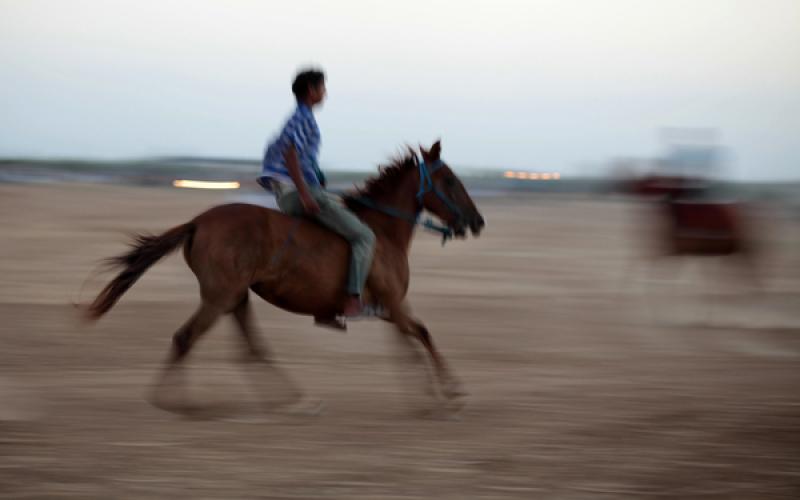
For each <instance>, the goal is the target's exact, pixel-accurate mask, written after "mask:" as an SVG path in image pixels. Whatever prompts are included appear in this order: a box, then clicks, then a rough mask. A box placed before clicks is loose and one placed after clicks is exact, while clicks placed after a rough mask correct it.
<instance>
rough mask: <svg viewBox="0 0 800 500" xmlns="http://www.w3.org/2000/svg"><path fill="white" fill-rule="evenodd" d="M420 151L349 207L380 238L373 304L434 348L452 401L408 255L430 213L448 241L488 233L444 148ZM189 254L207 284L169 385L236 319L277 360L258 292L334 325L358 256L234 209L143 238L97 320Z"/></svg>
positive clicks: (311, 225)
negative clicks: (417, 299)
mask: <svg viewBox="0 0 800 500" xmlns="http://www.w3.org/2000/svg"><path fill="white" fill-rule="evenodd" d="M420 151H421V153H422V161H420V160H419V159H418V157H417V155H416V154H414V152H413V151H411V150H410V149H409V151H408V153H407V154H406V155H405V156H404V157H402V158H399V159H397V160H395V161H394V162H393V163H392V164H391V165H390V166H388V167H386V168H383V169H380V173H379V175H378V176H377V177H375V178H373V179H371V180H369V181H368V182H367V183H366V185H365V187H364V188H363V189H360V190H358V191H357V192H356V193H355V194H353V195H350V196H347V197H345V199H344V201H345V203H346V204H347V206H348V207H349V208H350V209H352V210H353V211H354V212H355V213H356V214H357V215H358V216H359V217H360V218H361V219H362V220H363V221H364V222H365V223H366V224H367V225H369V227H370V228H372V230H373V231H374V233H375V236H376V245H375V256H374V260H373V263H372V268H371V271H370V274H369V278H368V280H367V287H366V291H365V294H364V300H365V301H366V302H369V303H375V304H380V305H381V306H382V307H383V308H384V310H385V311H386V316H385V317H384V318H383V319H385V320H387V321H389V322H391V323H393V324H394V325H396V327H397V329H398V330H399V331H400V332H401V333H402V334H403V335H404V336H405V337H406V338H415V339H417V340H418V341H419V342H420V343H421V344H422V345H423V346H424V348H425V349H426V350H427V352H428V354H429V355H430V359H431V361H432V363H433V367H434V369H435V373H436V375H437V377H438V381H439V384H440V387H439V388H440V390H441V393H442V395H444V396H445V397H447V398H448V399H450V398H454V397H457V396H459V395H461V394H462V392H461V390H460V387H459V383H458V381H457V379H456V378H455V377H454V376H453V375H452V374H451V372H450V371H449V369H448V367H447V365H446V363H445V361H444V359H443V358H442V355H441V354H440V353H439V352H438V350H437V349H436V347H435V346H434V344H433V340H432V338H431V335H430V333H429V332H428V329H427V328H425V326H424V325H423V324H422V323H421V322H420V321H419V320H417V319H415V318H414V317H412V315H411V311H410V309H409V307H408V305H407V303H406V301H405V296H406V292H407V290H408V284H409V263H408V252H409V247H410V245H411V239H412V237H413V234H414V228H415V225H416V221H417V219H418V216H419V215H420V212H421V211H422V210H428V211H429V212H431V213H433V214H434V215H436V216H437V217H438V218H439V219H440V220H442V221H444V222H445V223H446V224H447V228H439V229H441V230H442V231H443V233H444V234H445V237H446V236H449V235H451V234H455V235H456V236H459V237H465V236H466V231H467V228H469V229H470V230H471V231H472V233H473V234H475V235H478V234H479V233H480V231H481V229H482V228H483V226H484V221H483V217H481V215H480V214H479V213H478V210H477V209H476V207H475V204H474V203H473V201H472V199H471V198H470V196H469V195H468V194H467V192H466V190H465V189H464V186H463V185H462V184H461V181H460V180H459V179H458V177H456V175H455V174H454V173H453V171H452V170H451V169H450V167H448V166H447V165H446V164H444V163H443V162H442V161H441V159H440V154H441V145H440V143H439V142H436V143H435V144H434V145H433V146H432V147H431V149H430V151H426V150H425V149H423V148H420ZM434 227H435V226H434ZM179 247H183V254H184V258H185V259H186V263H187V264H188V265H189V268H191V270H192V272H194V274H195V276H197V280H198V282H199V284H200V294H201V297H202V303H201V304H200V307H199V308H198V310H197V312H195V313H194V315H193V316H192V317H191V318H190V319H189V320H188V321H187V322H186V323H185V324H184V325H183V326H182V327H181V328H180V329H179V330H178V331H177V332H176V333H175V335H174V337H173V343H172V350H171V354H170V356H169V358H168V361H167V366H166V369H165V373H164V375H163V377H162V379H161V382H162V384H163V382H164V380H166V377H167V375H168V374H169V373H170V372H172V371H173V369H174V368H176V367H177V366H178V365H179V364H181V362H182V361H183V360H184V358H185V357H186V355H187V354H188V353H189V351H190V350H191V348H192V346H193V345H194V344H195V342H197V340H198V339H199V338H200V337H201V336H202V335H203V333H205V332H206V331H207V330H208V329H209V328H211V326H212V325H213V324H214V322H215V321H216V320H217V319H218V318H219V317H220V316H222V315H224V314H227V313H231V314H233V317H234V319H235V320H236V323H237V325H238V327H239V330H240V331H241V333H242V336H243V339H244V341H245V343H246V346H247V350H248V354H249V356H250V357H251V359H256V360H263V361H267V362H269V356H268V353H267V352H266V349H265V348H264V347H263V346H262V344H261V343H260V342H259V341H258V340H257V339H256V337H255V332H254V325H253V320H252V316H251V314H252V313H251V311H250V305H249V301H248V296H249V290H252V291H253V292H255V293H256V294H257V295H259V296H260V297H261V298H263V299H264V300H266V301H267V302H269V303H271V304H273V305H275V306H277V307H280V308H282V309H285V310H287V311H291V312H294V313H299V314H307V315H313V316H317V317H331V316H332V315H335V314H336V313H338V312H340V311H341V306H342V301H343V299H344V296H345V294H344V283H345V278H346V273H347V266H348V254H349V248H348V246H347V243H346V242H345V240H344V239H343V238H341V237H339V236H337V235H335V234H333V233H332V232H330V231H328V230H327V229H325V228H323V227H322V226H320V225H318V224H316V223H315V222H313V221H311V220H308V219H303V218H293V217H289V216H287V215H284V214H282V213H280V212H277V211H274V210H270V209H267V208H263V207H259V206H255V205H248V204H230V205H222V206H218V207H214V208H212V209H210V210H208V211H206V212H204V213H202V214H200V215H198V216H197V217H195V218H194V219H193V220H191V221H189V222H187V223H185V224H181V225H179V226H177V227H174V228H172V229H170V230H168V231H166V232H165V233H163V234H161V235H158V236H139V237H138V238H137V239H136V241H135V242H134V244H133V248H132V249H131V250H130V251H129V252H128V253H126V254H124V255H120V256H118V257H115V258H113V259H111V261H110V262H111V263H112V264H115V265H117V266H119V267H122V268H123V269H122V271H121V272H120V273H119V274H118V275H117V276H116V277H115V278H114V279H113V280H112V281H111V282H110V283H109V284H108V285H107V286H106V287H105V288H104V289H103V290H102V292H100V294H99V295H98V297H97V298H96V299H95V300H94V302H93V303H92V304H91V305H90V306H89V309H88V315H89V317H90V318H92V319H97V318H99V317H100V316H102V315H103V314H105V313H106V312H107V311H108V310H109V309H111V307H112V306H113V305H114V304H115V303H116V302H117V301H118V300H119V298H120V297H121V296H122V294H123V293H125V291H126V290H128V288H130V287H131V286H132V285H133V284H134V283H135V282H136V280H137V279H139V277H140V276H142V274H143V273H144V272H145V271H146V270H147V269H148V268H149V267H150V266H151V265H153V264H154V263H155V262H156V261H158V260H159V259H160V258H161V257H163V256H164V255H166V254H168V253H170V252H172V251H173V250H176V249H178V248H179Z"/></svg>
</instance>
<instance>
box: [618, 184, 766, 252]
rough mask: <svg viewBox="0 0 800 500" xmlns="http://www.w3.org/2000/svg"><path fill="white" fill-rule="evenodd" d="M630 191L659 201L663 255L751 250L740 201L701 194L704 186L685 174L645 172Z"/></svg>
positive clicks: (631, 185)
mask: <svg viewBox="0 0 800 500" xmlns="http://www.w3.org/2000/svg"><path fill="white" fill-rule="evenodd" d="M630 187H631V190H632V192H633V193H635V194H637V195H640V196H644V197H647V198H650V199H654V200H656V201H658V202H659V205H658V210H659V213H660V214H661V216H662V221H661V224H660V225H661V227H662V233H661V238H660V241H661V243H662V251H663V253H664V254H665V255H708V256H713V255H720V256H721V255H733V254H737V253H747V252H750V251H751V250H752V242H751V241H750V238H749V235H748V234H747V232H746V229H745V226H744V221H743V218H742V211H743V210H744V207H743V205H742V204H741V203H739V202H722V201H716V200H709V199H706V198H704V196H703V195H704V192H705V189H706V188H705V186H704V183H703V182H702V181H700V180H696V179H691V178H687V177H668V176H648V177H645V178H643V179H639V180H637V181H635V182H633V183H631V184H630Z"/></svg>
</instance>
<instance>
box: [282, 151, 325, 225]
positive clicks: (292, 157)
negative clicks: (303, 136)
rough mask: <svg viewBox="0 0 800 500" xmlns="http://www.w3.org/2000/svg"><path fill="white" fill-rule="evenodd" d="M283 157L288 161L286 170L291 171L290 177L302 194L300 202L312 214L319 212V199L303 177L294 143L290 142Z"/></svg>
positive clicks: (298, 191)
mask: <svg viewBox="0 0 800 500" xmlns="http://www.w3.org/2000/svg"><path fill="white" fill-rule="evenodd" d="M283 159H284V160H285V161H286V170H288V171H289V177H291V178H292V181H293V182H294V185H295V187H296V188H297V193H298V194H299V195H300V202H301V203H302V204H303V208H304V209H305V211H306V212H308V213H310V214H315V213H317V212H319V204H317V201H316V200H315V199H314V198H313V197H312V196H311V192H310V191H309V189H308V185H307V184H306V180H305V179H304V178H303V172H302V171H301V169H300V161H299V160H298V159H297V150H296V149H295V148H294V144H289V146H288V147H287V148H286V151H284V153H283Z"/></svg>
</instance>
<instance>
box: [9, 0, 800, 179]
mask: <svg viewBox="0 0 800 500" xmlns="http://www.w3.org/2000/svg"><path fill="white" fill-rule="evenodd" d="M0 34H1V35H0V157H10V156H32V157H48V158H61V157H65V158H66V157H68V158H91V159H126V158H140V157H150V156H165V155H181V156H184V155H188V156H213V157H233V158H245V159H249V158H252V159H254V160H257V159H258V158H259V157H260V156H261V154H262V151H263V149H264V146H265V144H266V142H267V140H269V138H270V137H271V136H273V135H274V134H276V133H277V132H278V130H279V129H280V127H281V125H282V124H283V122H284V121H285V120H286V118H287V117H288V115H289V114H290V113H291V111H292V109H293V107H294V105H295V104H294V99H293V96H292V94H291V90H290V86H291V81H292V79H293V77H294V74H295V73H296V71H297V69H298V68H300V67H303V66H307V65H316V66H320V67H322V68H323V69H324V70H325V72H326V74H327V86H328V100H327V101H326V103H325V105H324V106H323V107H322V108H321V109H319V110H318V112H317V119H318V122H319V125H320V128H321V131H322V139H323V146H322V151H321V157H320V160H321V163H322V165H323V166H324V167H326V168H340V169H354V170H366V169H371V168H374V166H375V165H377V164H378V163H381V162H383V161H384V160H385V159H386V158H387V157H388V156H390V155H392V154H393V153H396V152H397V151H398V150H399V148H401V147H402V146H403V145H404V144H411V145H416V144H424V145H430V144H431V143H432V142H433V141H434V140H436V139H438V138H441V140H442V149H443V155H444V158H445V159H446V160H447V161H448V162H449V163H450V164H452V165H456V166H465V167H467V166H471V167H492V168H498V169H529V170H540V171H545V170H546V171H561V172H564V173H566V174H570V173H575V174H585V173H593V172H594V171H596V170H597V169H600V168H602V167H601V165H603V164H604V162H607V161H608V160H609V159H611V158H614V157H621V156H639V157H653V156H656V155H659V154H661V153H662V152H663V149H664V140H663V135H662V134H660V133H659V130H662V129H663V128H665V127H679V128H701V129H714V130H716V137H717V139H716V141H717V143H718V144H719V145H720V146H722V147H724V148H725V150H726V155H725V159H726V164H725V168H726V170H727V171H728V172H729V174H730V176H731V177H734V178H741V179H774V178H777V179H789V178H800V140H798V139H800V136H799V135H798V132H800V1H797V0H785V1H784V0H756V1H750V0H738V1H737V0H724V1H720V0H702V1H697V0H692V1H683V0H658V1H652V0H603V1H601V0H558V1H536V0H525V1H510V0H508V1H504V0H493V1H482V2H477V1H469V0H453V1H441V0H426V1H420V0H403V1H394V2H384V1H364V0H338V1H335V2H332V1H319V0H296V1H293V2H286V1H274V2H273V1H245V0H229V1H210V0H190V1H178V0H157V1H153V0H136V1H127V0H102V1H99V0H87V1H81V0H0Z"/></svg>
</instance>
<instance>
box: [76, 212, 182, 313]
mask: <svg viewBox="0 0 800 500" xmlns="http://www.w3.org/2000/svg"><path fill="white" fill-rule="evenodd" d="M194 231H195V224H194V222H188V223H186V224H182V225H180V226H177V227H174V228H172V229H170V230H169V231H167V232H165V233H163V234H161V235H158V236H153V235H144V234H142V235H138V236H136V238H135V239H134V241H133V243H132V244H131V247H132V248H131V250H130V251H129V252H127V253H124V254H122V255H118V256H116V257H111V258H110V259H108V260H107V262H108V264H109V265H110V267H111V268H116V267H124V269H123V270H122V271H120V273H119V274H118V275H117V276H116V278H114V279H113V280H111V283H109V284H108V285H106V287H105V288H103V291H101V292H100V294H99V295H98V296H97V298H96V299H94V302H92V304H91V305H90V306H89V308H88V310H87V311H86V315H87V317H88V319H90V320H96V319H98V318H100V316H102V315H103V314H105V313H107V312H108V311H109V309H111V308H112V307H114V304H116V303H117V301H118V300H119V299H120V297H122V294H124V293H125V292H127V291H128V289H129V288H130V287H131V286H133V284H134V283H136V280H138V279H139V278H140V277H141V276H142V275H143V274H144V272H145V271H147V269H148V268H149V267H150V266H152V265H153V264H155V263H156V262H157V261H158V260H159V259H160V258H161V257H163V256H165V255H167V254H168V253H170V252H173V251H175V250H176V249H177V248H178V247H179V246H181V244H183V243H184V242H186V241H189V240H190V238H191V236H192V235H193V234H194Z"/></svg>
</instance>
